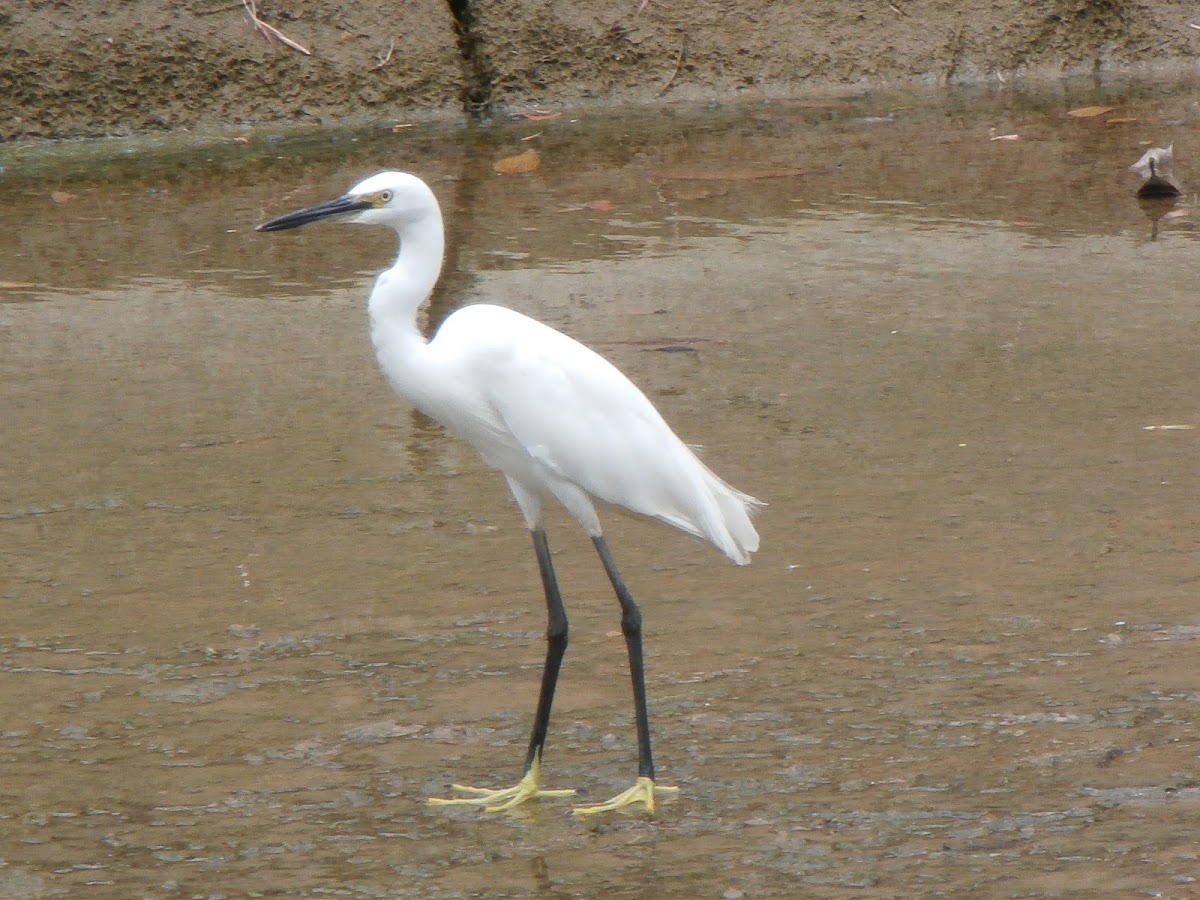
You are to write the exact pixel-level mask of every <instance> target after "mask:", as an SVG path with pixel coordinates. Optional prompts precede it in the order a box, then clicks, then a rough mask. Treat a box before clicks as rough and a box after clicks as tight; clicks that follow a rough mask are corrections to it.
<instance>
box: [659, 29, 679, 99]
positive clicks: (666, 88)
mask: <svg viewBox="0 0 1200 900" xmlns="http://www.w3.org/2000/svg"><path fill="white" fill-rule="evenodd" d="M686 48H687V32H686V31H685V32H684V33H683V36H682V37H681V38H680V39H679V55H678V56H676V57H675V68H674V69H673V70H672V71H671V77H670V78H668V79H667V83H666V84H664V85H663V86H662V88H660V89H659V92H658V93H657V94H655V95H654V96H655V97H661V96H662V95H663V94H665V93H666V92H667V91H669V90H670V89H671V85H673V84H674V83H675V78H676V76H677V75H679V67H680V66H681V65H683V51H684V50H685V49H686Z"/></svg>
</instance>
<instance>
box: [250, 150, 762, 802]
mask: <svg viewBox="0 0 1200 900" xmlns="http://www.w3.org/2000/svg"><path fill="white" fill-rule="evenodd" d="M321 219H332V220H336V221H343V222H354V223H359V224H364V225H386V226H388V227H390V228H392V229H393V230H394V231H395V232H396V234H397V235H398V237H399V239H400V251H399V255H398V256H397V258H396V262H395V263H394V264H393V265H392V267H391V268H390V269H388V270H387V271H385V272H383V273H382V274H381V275H380V276H379V277H378V278H377V279H376V281H375V286H374V287H373V288H372V290H371V295H370V299H369V301H368V304H367V307H368V311H369V314H370V329H371V340H372V342H373V343H374V345H375V353H376V356H377V357H378V359H379V364H380V366H381V367H382V368H383V371H384V374H385V375H386V376H387V379H388V381H389V382H390V383H391V385H392V387H393V388H394V389H395V391H396V393H397V394H399V395H400V396H401V397H402V398H404V399H405V400H407V401H408V402H409V403H411V404H412V405H413V406H415V407H416V408H417V409H419V410H420V411H421V412H423V413H425V414H426V415H427V416H430V417H431V418H433V419H435V420H437V421H438V422H440V423H441V424H442V425H443V426H444V427H445V428H446V430H447V431H449V432H450V433H452V434H455V435H457V436H458V437H460V438H462V439H463V440H465V441H467V442H468V443H469V444H471V445H472V446H474V447H475V449H476V450H478V451H479V453H480V455H481V456H482V457H483V459H484V461H485V462H487V463H488V464H489V465H491V466H493V467H495V468H497V469H499V470H500V471H501V472H503V473H504V476H505V478H506V479H507V480H508V486H509V488H510V489H511V491H512V494H513V497H514V498H515V499H516V502H517V505H518V506H519V507H520V509H521V512H522V514H523V515H524V517H525V524H526V526H527V527H528V528H529V531H530V532H531V533H532V536H533V546H534V550H535V552H536V554H537V562H538V567H539V570H540V572H541V579H542V588H543V590H544V592H545V597H546V609H547V613H548V623H549V624H548V627H547V630H546V641H547V650H546V661H545V665H544V667H543V669H542V683H541V691H540V694H539V697H538V704H537V711H536V713H535V715H534V721H533V733H532V735H531V736H530V739H529V750H528V753H527V754H526V757H525V768H524V775H523V777H522V778H521V780H520V782H519V783H518V784H517V785H516V786H514V787H511V788H504V789H500V790H490V789H486V788H469V787H465V786H462V785H454V788H455V790H457V791H459V792H460V793H464V794H468V795H470V796H468V797H460V798H456V799H453V800H439V799H431V800H430V803H473V804H478V805H482V806H484V807H486V808H487V809H488V810H489V811H493V810H501V809H509V808H511V807H513V806H516V805H517V804H519V803H523V802H524V801H526V800H529V799H531V798H534V797H540V796H563V795H567V794H572V793H574V791H547V790H542V789H541V787H540V786H539V783H538V780H539V774H540V768H541V758H542V750H543V748H544V746H545V743H546V732H547V729H548V727H549V724H550V707H551V704H552V703H553V701H554V689H555V685H556V683H557V681H558V673H559V668H560V667H561V665H562V659H563V654H564V653H565V651H566V649H567V614H566V611H565V609H564V607H563V602H562V597H561V596H560V594H559V590H558V584H557V581H556V579H555V575H554V568H553V566H552V564H551V559H550V547H549V544H548V543H547V540H546V532H545V529H544V526H543V517H542V501H543V499H544V498H546V497H554V498H556V499H557V500H558V501H559V502H560V503H562V505H563V506H564V507H566V509H567V511H568V512H569V513H570V514H571V515H572V516H574V518H575V519H576V520H577V521H578V522H579V524H580V525H582V526H583V528H584V530H585V531H587V533H588V535H590V536H591V539H592V542H593V544H594V545H595V547H596V551H597V553H599V555H600V562H601V563H602V564H603V566H604V571H605V572H606V573H607V574H608V579H609V581H610V582H611V583H612V586H613V590H614V591H615V592H616V595H617V600H618V601H619V603H620V605H621V631H622V633H623V634H624V636H625V643H626V648H627V650H628V654H629V670H630V677H631V679H632V681H633V698H634V713H635V721H636V727H637V743H638V778H637V780H636V782H635V784H634V786H633V787H631V788H629V789H628V790H627V791H624V792H623V793H621V794H619V795H617V796H616V797H614V798H613V799H612V800H609V801H608V802H606V803H601V804H597V805H595V806H584V807H578V808H577V809H576V810H575V812H576V813H577V814H586V813H594V812H600V811H603V810H609V809H617V808H620V807H622V806H626V805H630V804H635V803H642V804H644V805H645V807H646V809H648V810H651V811H652V810H653V809H654V794H655V791H656V790H657V791H666V790H674V788H665V787H662V786H656V785H655V784H654V759H653V754H652V752H651V748H650V726H649V718H648V715H647V712H646V688H645V675H644V668H643V662H642V616H641V612H640V611H639V609H638V607H637V605H636V604H635V603H634V601H633V597H632V596H630V593H629V591H628V589H627V588H626V587H625V584H624V582H623V581H622V579H621V576H620V574H619V572H618V571H617V565H616V563H615V562H614V561H613V557H612V554H611V553H610V552H609V549H608V544H607V543H606V542H605V540H604V536H603V533H602V531H601V529H600V519H599V517H598V516H597V515H596V508H595V506H594V503H593V501H594V500H600V501H603V502H604V503H608V504H612V505H614V506H621V507H624V508H625V509H627V510H630V511H632V512H635V513H639V514H641V515H644V516H650V517H653V518H656V519H661V520H662V521H664V522H666V523H667V524H669V525H673V526H675V527H676V528H678V529H680V530H681V531H685V532H687V533H688V534H692V535H695V536H697V537H700V538H704V539H706V540H708V541H710V542H711V543H712V544H713V545H714V546H715V547H716V548H717V549H718V550H720V551H721V552H722V553H724V554H725V555H726V556H728V557H729V558H730V559H731V560H733V561H734V562H735V563H738V564H739V565H745V564H746V563H748V562H749V561H750V554H751V553H753V552H754V551H755V550H757V549H758V533H757V532H756V531H755V529H754V526H753V525H752V524H751V522H750V516H749V513H750V512H751V510H752V509H753V508H754V507H756V506H759V505H761V504H760V503H759V501H758V500H755V499H754V498H753V497H751V496H750V495H749V494H744V493H742V492H741V491H738V490H735V489H734V488H733V487H731V486H730V485H728V484H726V483H725V482H724V481H722V480H721V479H720V478H718V477H717V476H716V475H714V474H713V473H712V472H711V471H710V470H709V469H708V467H707V466H705V465H704V464H703V463H702V462H700V460H699V459H697V458H696V455H695V454H694V453H693V452H692V451H691V450H690V449H689V448H688V447H687V445H686V444H684V443H683V441H681V440H680V439H679V438H678V437H676V436H675V434H674V433H673V432H672V431H671V429H670V427H669V426H668V425H667V423H666V422H664V421H663V418H662V416H660V415H659V413H658V411H657V410H656V409H655V408H654V406H653V405H652V404H651V403H650V401H649V400H648V399H646V396H645V395H644V394H643V393H642V392H641V391H640V390H638V388H637V387H636V386H634V384H633V383H632V382H631V381H630V380H629V379H628V378H626V377H625V376H624V375H622V374H621V372H619V371H618V370H617V369H616V367H614V366H613V365H612V364H611V363H609V362H608V361H607V360H605V359H603V358H602V357H601V356H599V355H597V354H596V353H594V352H593V351H592V350H590V349H588V348H587V347H585V346H584V345H583V344H580V343H579V342H577V341H575V340H573V339H572V338H569V337H567V336H566V335H564V334H562V333H561V332H558V331H555V330H554V329H553V328H550V327H549V326H547V325H543V324H542V323H540V322H538V321H536V320H534V319H531V318H529V317H527V316H524V315H522V314H520V313H518V312H515V311H513V310H510V309H505V308H504V307H500V306H492V305H488V304H478V305H473V306H467V307H464V308H462V309H459V310H458V311H456V312H455V313H453V314H452V315H450V316H449V317H448V318H447V319H446V320H445V322H443V323H442V325H441V327H440V328H439V329H438V330H437V333H436V335H435V336H434V337H433V339H432V340H426V338H425V337H424V335H422V334H421V332H420V330H419V329H418V327H417V310H418V309H419V307H420V306H421V305H422V304H423V303H424V302H425V301H426V300H427V299H428V297H429V295H430V293H431V292H432V290H433V287H434V285H435V284H436V282H437V279H438V276H439V274H440V272H441V267H442V256H443V252H444V249H445V238H444V234H443V228H442V214H441V210H440V209H439V207H438V202H437V198H436V197H435V196H434V194H433V191H431V190H430V189H429V187H428V186H427V185H426V184H425V182H423V181H422V180H421V179H419V178H417V177H416V176H415V175H409V174H407V173H403V172H381V173H379V174H377V175H373V176H372V177H370V178H368V179H366V180H365V181H362V182H360V183H359V184H357V185H355V186H354V187H352V188H351V189H350V190H349V192H347V193H346V194H345V195H343V196H341V197H339V198H337V199H336V200H331V201H329V202H327V203H322V204H319V205H317V206H310V207H308V208H306V209H301V210H298V211H296V212H293V213H289V214H287V215H284V216H280V217H279V218H276V219H272V220H271V221H269V222H266V223H265V224H262V225H259V226H258V230H259V231H282V230H284V229H287V228H296V227H298V226H300V225H306V224H308V223H309V222H316V221H318V220H321Z"/></svg>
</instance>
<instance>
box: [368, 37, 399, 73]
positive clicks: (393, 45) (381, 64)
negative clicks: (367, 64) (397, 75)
mask: <svg viewBox="0 0 1200 900" xmlns="http://www.w3.org/2000/svg"><path fill="white" fill-rule="evenodd" d="M395 49H396V39H395V38H392V39H391V41H389V42H388V48H387V53H385V54H384V55H383V56H382V57H381V56H379V54H376V55H375V58H376V59H378V60H379V62H377V63H376V64H375V65H374V66H373V67H372V68H376V69H382V68H383V67H384V66H386V65H387V64H388V60H389V59H391V58H392V51H393V50H395Z"/></svg>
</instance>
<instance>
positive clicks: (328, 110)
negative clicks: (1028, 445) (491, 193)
mask: <svg viewBox="0 0 1200 900" xmlns="http://www.w3.org/2000/svg"><path fill="white" fill-rule="evenodd" d="M257 13H258V16H259V18H260V19H261V20H262V21H263V22H264V23H267V24H268V25H270V26H273V27H274V28H275V29H277V30H278V32H280V33H281V34H283V35H285V36H287V37H288V38H289V39H291V40H292V41H294V42H296V43H297V44H299V45H301V46H303V47H304V48H305V49H307V50H308V51H310V53H309V54H305V53H302V52H301V51H300V50H298V49H294V48H292V47H289V46H288V45H286V44H285V43H283V42H281V41H279V40H272V39H268V38H266V37H264V36H263V35H262V34H260V33H259V31H258V30H256V29H255V28H254V26H253V24H252V22H251V20H250V17H249V16H248V15H247V11H246V9H245V7H244V6H243V4H242V3H241V2H239V0H180V2H176V3H161V2H157V0H155V2H149V0H131V2H126V3H120V4H113V3H109V2H104V0H31V2H30V0H26V2H16V0H2V2H0V140H13V139H19V138H24V137H68V136H77V135H88V136H94V135H109V134H128V133H133V132H145V131H153V130H159V129H178V128H196V127H203V128H209V127H221V126H234V125H243V124H266V123H280V122H289V123H296V122H303V121H305V120H310V121H313V122H322V121H330V122H333V121H344V122H347V123H355V122H360V123H361V122H364V121H371V120H392V121H396V120H412V119H418V118H430V117H442V118H445V117H462V116H464V115H486V114H488V113H489V112H490V111H493V110H497V109H504V108H512V107H517V108H520V107H522V106H528V107H532V106H550V107H555V106H562V105H577V104H582V103H594V102H598V103H603V104H613V105H616V104H625V103H646V102H657V101H661V100H670V101H707V100H712V99H717V100H732V99H737V98H740V97H747V96H751V97H752V96H778V95H796V94H804V93H817V92H829V91H831V90H837V89H839V88H843V89H844V88H861V87H869V86H883V85H889V84H890V85H894V84H896V83H903V82H926V83H931V84H937V83H943V82H949V83H953V82H961V81H982V80H985V79H995V80H997V81H999V80H1000V79H1004V80H1006V81H1009V82H1011V80H1012V79H1015V78H1021V77H1023V76H1046V75H1051V76H1052V75H1056V74H1061V73H1090V72H1100V73H1114V74H1119V73H1121V72H1126V71H1128V72H1135V71H1138V70H1143V69H1146V68H1149V67H1161V68H1163V69H1164V70H1170V69H1174V70H1176V71H1178V70H1180V69H1183V68H1185V67H1188V66H1191V65H1193V63H1192V60H1193V58H1194V57H1195V54H1196V51H1197V49H1200V30H1196V29H1192V28H1189V27H1188V23H1189V22H1194V21H1196V20H1197V18H1200V14H1197V12H1196V9H1195V6H1194V4H1192V3H1189V2H1181V0H1144V2H1140V3H1134V2H1127V0H1032V2H1029V0H870V2H856V3H847V2H844V0H810V2H804V3H788V2H774V0H739V2H737V3H732V2H728V0H689V2H688V3H668V2H664V0H618V2H613V0H600V2H592V0H496V2H490V0H448V2H447V0H405V2H404V3H384V2H378V0H344V2H335V0H290V2H287V3H283V2H280V0H261V2H260V3H259V4H258V7H257Z"/></svg>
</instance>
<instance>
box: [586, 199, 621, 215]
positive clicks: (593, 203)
mask: <svg viewBox="0 0 1200 900" xmlns="http://www.w3.org/2000/svg"><path fill="white" fill-rule="evenodd" d="M583 208H584V209H590V210H592V211H593V212H612V211H613V210H614V209H616V208H617V204H615V203H613V202H612V201H611V200H589V201H588V202H587V203H585V204H583Z"/></svg>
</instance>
